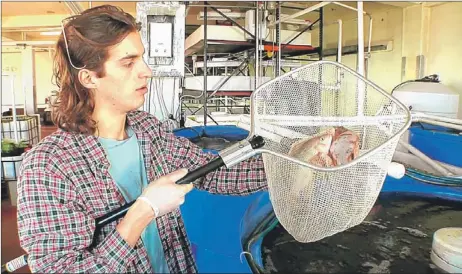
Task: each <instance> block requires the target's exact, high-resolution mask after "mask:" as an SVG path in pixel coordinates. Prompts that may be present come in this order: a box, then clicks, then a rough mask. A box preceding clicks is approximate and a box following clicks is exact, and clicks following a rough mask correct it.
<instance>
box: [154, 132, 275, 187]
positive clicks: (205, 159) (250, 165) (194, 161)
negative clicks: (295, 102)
mask: <svg viewBox="0 0 462 274" xmlns="http://www.w3.org/2000/svg"><path fill="white" fill-rule="evenodd" d="M159 128H160V130H159V132H158V134H159V136H158V138H159V139H160V140H161V146H162V147H161V151H163V153H164V155H165V157H166V158H167V161H168V163H169V164H170V167H171V170H170V172H173V171H175V170H177V169H180V168H187V169H188V170H189V171H191V170H194V169H196V168H198V167H201V166H203V165H206V164H207V163H209V162H210V161H211V160H213V159H215V158H216V157H217V156H216V155H214V154H211V153H206V152H204V151H203V150H202V149H201V148H200V147H198V146H197V145H195V144H194V143H192V142H190V141H189V140H188V139H186V138H183V137H177V136H175V135H174V134H172V133H169V132H166V131H164V130H163V129H162V127H159ZM195 187H196V188H198V189H202V190H206V191H208V192H210V193H216V194H227V195H247V194H251V193H254V192H257V191H260V190H266V189H267V181H266V174H265V169H264V165H263V159H262V157H261V156H255V157H251V158H249V159H247V160H245V161H242V162H240V163H239V164H237V165H235V166H233V167H231V168H226V167H221V168H219V169H218V170H217V171H215V172H211V173H209V174H207V175H206V176H205V177H204V178H203V179H200V180H197V181H196V182H195Z"/></svg>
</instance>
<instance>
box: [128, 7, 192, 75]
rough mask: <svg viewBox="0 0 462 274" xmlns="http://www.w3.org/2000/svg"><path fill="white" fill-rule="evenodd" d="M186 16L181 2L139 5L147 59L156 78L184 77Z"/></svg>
mask: <svg viewBox="0 0 462 274" xmlns="http://www.w3.org/2000/svg"><path fill="white" fill-rule="evenodd" d="M185 12H186V9H185V5H184V4H182V3H181V2H167V1H162V2H160V1H159V2H157V1H156V2H144V1H140V2H137V3H136V20H137V21H138V22H140V23H141V31H140V34H141V40H142V42H143V46H144V48H145V54H144V56H143V58H144V60H145V62H146V64H147V65H148V66H149V68H150V69H151V70H152V75H153V76H154V77H183V76H184V41H185Z"/></svg>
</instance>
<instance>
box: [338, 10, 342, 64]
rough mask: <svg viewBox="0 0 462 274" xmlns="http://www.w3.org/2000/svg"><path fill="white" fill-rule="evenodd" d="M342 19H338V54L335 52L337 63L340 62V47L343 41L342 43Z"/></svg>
mask: <svg viewBox="0 0 462 274" xmlns="http://www.w3.org/2000/svg"><path fill="white" fill-rule="evenodd" d="M342 25H343V22H342V19H338V52H337V62H339V63H341V62H342V47H343V41H342V39H343V38H342Z"/></svg>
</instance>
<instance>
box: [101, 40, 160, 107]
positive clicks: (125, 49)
mask: <svg viewBox="0 0 462 274" xmlns="http://www.w3.org/2000/svg"><path fill="white" fill-rule="evenodd" d="M108 53H109V57H108V59H107V61H106V63H105V64H104V69H105V72H106V74H105V76H104V77H102V78H97V79H96V80H95V84H96V90H95V95H94V96H95V102H96V107H98V108H105V109H111V111H115V112H117V113H127V112H128V111H131V110H135V109H138V108H139V107H141V106H142V105H143V103H144V100H145V98H144V95H145V94H146V93H147V92H148V88H147V83H148V79H149V78H150V77H151V75H152V72H151V70H150V69H149V67H148V66H147V65H146V63H145V62H144V60H143V53H144V47H143V43H142V42H141V37H140V35H139V33H138V32H132V33H130V34H128V35H127V37H125V39H124V40H122V42H120V43H119V44H117V45H116V46H114V47H112V48H111V49H109V52H108Z"/></svg>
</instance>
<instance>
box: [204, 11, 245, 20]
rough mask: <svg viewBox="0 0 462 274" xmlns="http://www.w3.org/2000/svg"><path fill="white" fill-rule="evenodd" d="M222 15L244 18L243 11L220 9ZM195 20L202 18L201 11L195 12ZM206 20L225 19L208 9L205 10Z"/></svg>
mask: <svg viewBox="0 0 462 274" xmlns="http://www.w3.org/2000/svg"><path fill="white" fill-rule="evenodd" d="M220 11H221V12H222V13H223V14H224V15H226V16H228V17H229V18H232V19H239V18H245V13H241V12H228V11H223V10H220ZM197 20H204V12H203V11H201V12H199V13H198V14H197ZM207 20H226V18H225V17H223V16H221V14H219V13H218V12H215V11H209V12H207Z"/></svg>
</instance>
